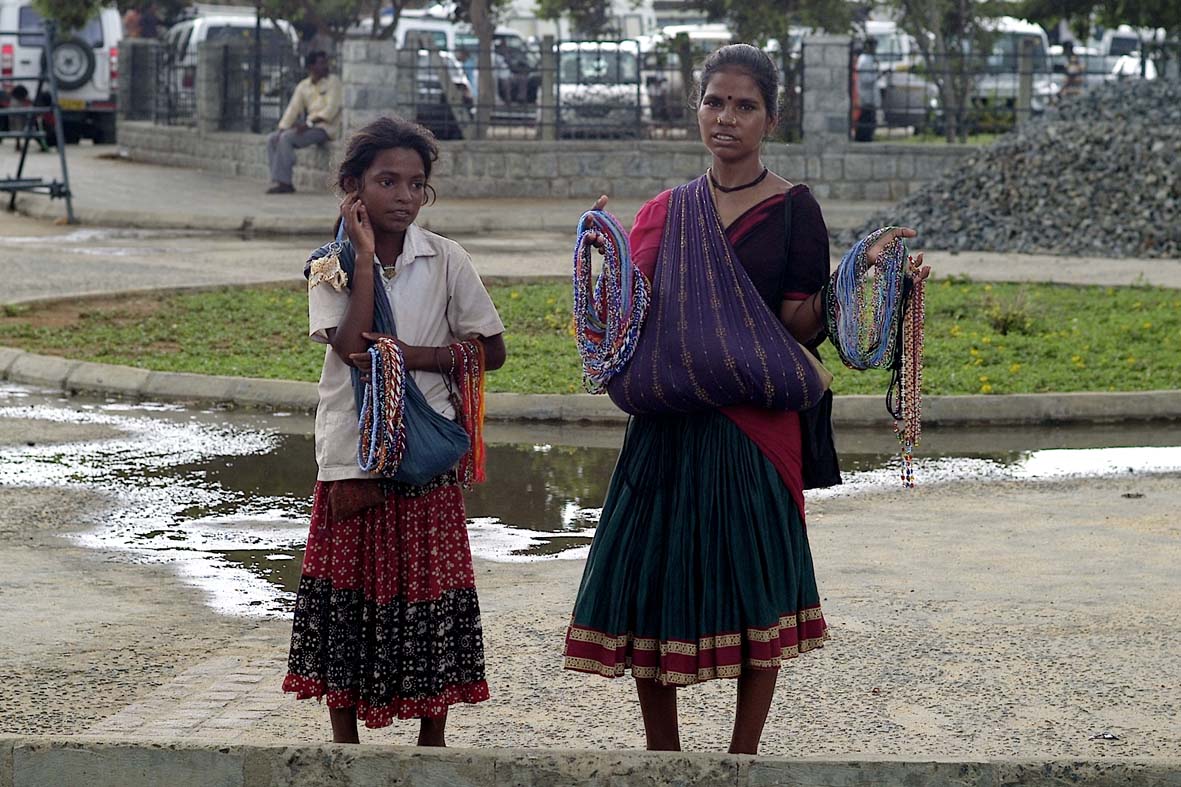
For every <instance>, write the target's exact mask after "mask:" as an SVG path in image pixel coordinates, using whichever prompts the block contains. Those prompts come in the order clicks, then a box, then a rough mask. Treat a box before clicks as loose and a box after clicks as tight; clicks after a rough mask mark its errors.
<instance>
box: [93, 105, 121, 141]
mask: <svg viewBox="0 0 1181 787" xmlns="http://www.w3.org/2000/svg"><path fill="white" fill-rule="evenodd" d="M115 139H116V134H115V113H114V112H106V113H104V114H102V115H99V116H98V119H97V120H95V121H94V144H96V145H114V144H115Z"/></svg>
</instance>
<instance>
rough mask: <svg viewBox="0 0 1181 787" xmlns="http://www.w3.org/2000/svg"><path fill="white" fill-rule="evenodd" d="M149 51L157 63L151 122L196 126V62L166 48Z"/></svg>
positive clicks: (164, 124) (166, 124)
mask: <svg viewBox="0 0 1181 787" xmlns="http://www.w3.org/2000/svg"><path fill="white" fill-rule="evenodd" d="M150 52H151V55H150V56H152V57H154V58H155V61H156V62H155V69H154V73H155V77H156V89H155V91H154V93H153V96H154V101H153V108H152V122H153V123H156V124H157V125H161V126H195V125H197V63H196V62H195V59H189V60H186V59H185V58H184V57H182V56H179V55H178V54H177V53H175V52H174V51H172V50H170V49H169V48H167V47H155V48H153V49H151V50H150ZM130 76H131V75H129V77H130Z"/></svg>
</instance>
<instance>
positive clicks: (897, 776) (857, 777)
mask: <svg viewBox="0 0 1181 787" xmlns="http://www.w3.org/2000/svg"><path fill="white" fill-rule="evenodd" d="M68 784H85V785H87V787H138V785H159V784H168V785H171V786H172V787H190V786H192V787H197V786H198V785H200V786H201V787H280V785H282V786H283V787H312V785H325V784H339V785H357V786H358V787H360V786H361V785H366V786H368V785H377V784H420V785H449V786H450V787H507V786H508V785H513V787H531V786H532V785H545V786H546V787H549V786H550V785H569V786H570V787H574V786H575V785H588V786H589V785H595V786H596V787H598V786H600V785H601V786H603V787H606V786H607V785H628V787H649V786H651V787H656V786H657V785H661V786H663V785H668V784H684V785H728V786H730V787H769V786H770V785H799V786H800V787H822V786H830V785H842V786H843V787H869V786H870V785H874V786H875V787H891V786H892V785H900V786H901V785H906V786H907V787H936V786H938V787H944V786H946V785H951V786H952V787H1001V786H1002V785H1010V784H1021V785H1025V787H1061V785H1064V784H1071V785H1077V786H1078V787H1116V785H1121V786H1123V785H1137V786H1138V787H1176V785H1181V761H1178V760H1169V759H1145V760H1104V759H1095V760H1072V761H1069V762H1065V761H1053V760H1050V761H1037V760H964V761H953V760H932V761H922V762H919V761H912V762H908V761H903V760H888V759H868V758H866V759H848V760H837V759H828V760H821V759H815V760H778V759H770V758H760V757H745V756H732V755H724V754H697V753H693V754H683V753H660V752H639V751H636V752H632V751H621V752H620V751H616V752H598V751H569V750H566V751H563V750H546V749H435V750H432V749H420V748H413V747H403V746H383V745H373V746H370V745H366V746H343V745H332V744H324V745H319V746H232V745H218V744H195V743H187V742H168V741H159V742H134V743H130V742H127V743H122V742H120V743H116V742H111V741H102V740H95V739H82V738H9V739H0V787H59V785H68Z"/></svg>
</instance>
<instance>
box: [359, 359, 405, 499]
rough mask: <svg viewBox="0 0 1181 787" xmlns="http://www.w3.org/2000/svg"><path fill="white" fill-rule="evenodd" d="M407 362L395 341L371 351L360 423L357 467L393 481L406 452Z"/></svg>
mask: <svg viewBox="0 0 1181 787" xmlns="http://www.w3.org/2000/svg"><path fill="white" fill-rule="evenodd" d="M405 414H406V361H405V359H404V358H403V357H402V350H401V348H400V347H398V344H397V342H395V341H393V340H392V339H378V340H377V341H376V342H374V343H373V346H372V347H370V348H369V381H368V382H367V383H366V385H365V393H364V397H363V399H362V402H361V416H360V419H359V422H358V431H359V433H360V434H359V439H358V445H357V464H358V465H359V466H360V468H361V469H362V470H364V471H366V472H368V473H375V474H377V475H380V476H383V477H386V478H392V477H393V475H394V474H395V473H396V472H398V466H399V465H401V464H402V454H403V453H404V452H405V450H406V428H405V427H406V424H405Z"/></svg>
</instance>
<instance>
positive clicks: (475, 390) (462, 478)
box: [447, 339, 485, 489]
mask: <svg viewBox="0 0 1181 787" xmlns="http://www.w3.org/2000/svg"><path fill="white" fill-rule="evenodd" d="M447 350H448V352H450V353H451V375H450V377H451V378H452V379H454V380H455V383H456V388H455V389H454V390H451V389H450V380H448V389H449V390H451V404H452V405H453V406H454V407H455V412H456V413H458V414H459V422H460V424H461V425H462V426H463V428H464V430H465V431H466V432H467V434H468V437H469V438H470V439H471V443H472V448H471V450H470V451H468V452H467V453H466V454H464V455H463V458H462V459H460V460H459V466H458V468H457V470H458V473H459V483H461V484H463V486H464V487H465V488H469V489H470V488H471V486H472V484H482V483H483V482H484V478H485V473H484V456H485V453H484V345H483V343H482V342H478V341H476V340H474V339H471V340H468V341H466V342H457V343H455V344H451V345H448V347H447Z"/></svg>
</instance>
